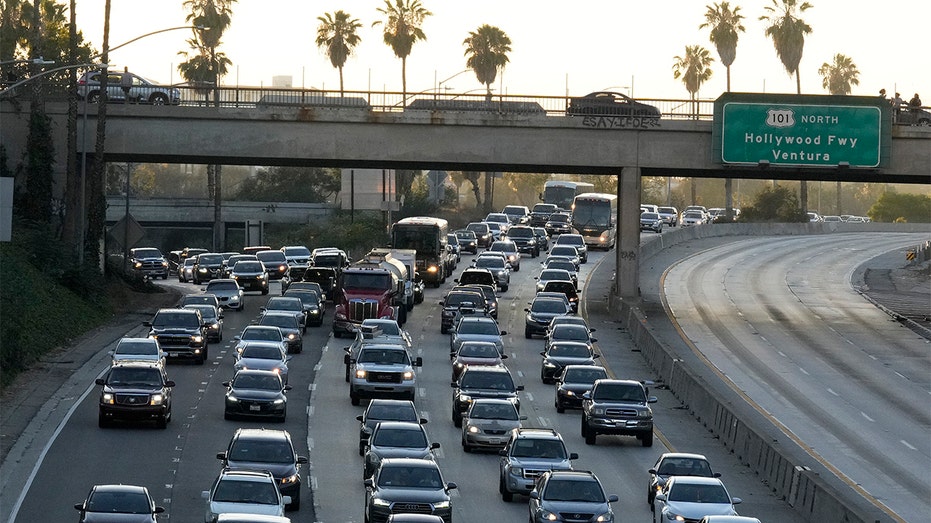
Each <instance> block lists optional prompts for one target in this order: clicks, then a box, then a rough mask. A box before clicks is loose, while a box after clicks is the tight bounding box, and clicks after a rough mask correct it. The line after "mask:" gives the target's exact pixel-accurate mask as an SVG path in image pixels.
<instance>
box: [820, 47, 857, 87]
mask: <svg viewBox="0 0 931 523" xmlns="http://www.w3.org/2000/svg"><path fill="white" fill-rule="evenodd" d="M818 74H820V75H821V77H822V78H823V80H822V81H821V87H824V88H825V89H827V90H828V92H829V93H831V94H850V90H851V87H852V86H854V85H860V71H859V70H858V69H857V64H855V63H853V60H851V59H850V57H849V56H845V55H842V54H840V53H837V54H836V55H834V63H833V64H829V63H827V62H824V63H823V64H821V68H820V69H818Z"/></svg>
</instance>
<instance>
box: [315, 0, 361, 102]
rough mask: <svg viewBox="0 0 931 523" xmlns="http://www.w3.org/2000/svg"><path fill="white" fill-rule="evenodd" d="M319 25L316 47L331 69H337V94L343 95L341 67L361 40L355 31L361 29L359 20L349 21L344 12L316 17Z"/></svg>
mask: <svg viewBox="0 0 931 523" xmlns="http://www.w3.org/2000/svg"><path fill="white" fill-rule="evenodd" d="M317 20H319V21H320V25H319V26H317V40H316V44H317V47H319V48H321V49H323V52H324V53H326V55H327V57H328V58H329V59H330V63H331V64H332V65H333V67H335V68H337V69H339V94H340V96H342V95H343V66H344V65H346V60H347V59H348V58H349V57H350V56H351V55H352V52H353V50H354V49H355V47H356V46H357V45H359V42H361V41H362V39H361V38H360V37H359V35H358V34H356V30H357V29H359V28H360V27H362V24H360V23H359V19H357V18H352V19H350V17H349V14H348V13H346V12H345V11H342V10H340V11H336V12H335V13H332V14H331V13H324V16H319V17H317Z"/></svg>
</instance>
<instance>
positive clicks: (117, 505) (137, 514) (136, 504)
mask: <svg viewBox="0 0 931 523" xmlns="http://www.w3.org/2000/svg"><path fill="white" fill-rule="evenodd" d="M74 508H75V510H77V511H78V512H79V513H80V516H79V517H78V521H79V522H80V523H103V522H112V521H120V522H121V523H155V522H156V521H158V519H157V518H158V515H159V514H161V513H163V512H165V507H162V506H158V505H156V504H155V501H154V500H153V499H152V496H151V495H149V490H148V489H147V488H145V487H140V486H137V485H94V486H93V487H91V490H90V492H88V494H87V497H86V498H84V501H82V502H80V503H75V504H74Z"/></svg>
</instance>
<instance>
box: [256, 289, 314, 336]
mask: <svg viewBox="0 0 931 523" xmlns="http://www.w3.org/2000/svg"><path fill="white" fill-rule="evenodd" d="M262 310H263V311H264V312H286V313H289V314H291V315H292V316H294V318H295V319H296V320H297V323H298V325H300V326H301V333H304V332H307V313H305V312H304V302H302V301H301V299H300V298H296V297H294V296H272V297H271V298H269V299H268V301H267V302H265V306H264V307H262Z"/></svg>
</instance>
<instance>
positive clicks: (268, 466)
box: [226, 461, 297, 479]
mask: <svg viewBox="0 0 931 523" xmlns="http://www.w3.org/2000/svg"><path fill="white" fill-rule="evenodd" d="M226 463H227V465H228V466H229V467H230V468H234V469H245V470H267V471H269V472H271V473H272V476H275V477H276V478H279V479H280V478H285V477H288V476H291V475H294V474H296V473H297V467H296V466H295V464H294V463H269V462H267V461H227V462H226Z"/></svg>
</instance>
